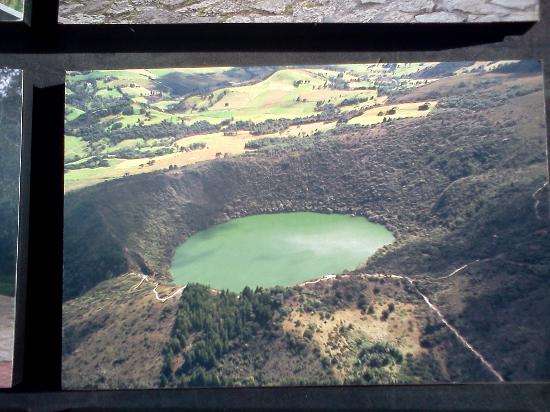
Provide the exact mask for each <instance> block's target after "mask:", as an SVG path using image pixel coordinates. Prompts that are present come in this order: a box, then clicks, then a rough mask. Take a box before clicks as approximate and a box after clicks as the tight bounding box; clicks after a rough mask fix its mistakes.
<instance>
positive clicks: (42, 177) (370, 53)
mask: <svg viewBox="0 0 550 412" xmlns="http://www.w3.org/2000/svg"><path fill="white" fill-rule="evenodd" d="M27 1H28V3H29V4H28V5H27V7H26V17H25V19H26V23H3V24H0V66H8V67H13V68H22V69H24V70H25V78H24V88H25V92H24V93H25V104H24V126H23V139H24V141H23V143H24V146H23V147H24V149H23V160H24V162H23V165H24V166H23V171H22V182H23V192H22V205H21V214H22V227H21V233H22V236H21V240H20V244H21V250H22V253H21V254H20V256H19V271H20V283H19V286H20V287H19V290H18V313H17V320H18V331H17V337H16V354H15V361H16V379H17V382H19V383H18V384H17V385H16V386H15V387H14V388H13V389H11V390H0V411H9V410H32V411H43V410H45V411H68V410H82V411H84V410H86V411H90V410H94V411H95V410H114V411H117V410H127V411H130V410H131V411H136V410H198V409H201V410H243V409H245V410H334V411H340V410H378V411H395V410H408V411H432V410H445V411H548V410H550V384H544V383H528V384H516V383H514V384H483V385H426V386H382V387H380V386H378V387H376V386H372V387H332V388H317V387H309V388H254V389H182V390H162V391H161V390H151V391H100V392H61V391H60V388H61V295H62V249H63V212H62V210H63V117H64V110H63V109H64V108H63V103H64V86H63V82H64V71H65V70H87V69H100V68H105V69H117V68H121V69H122V68H144V67H146V68H151V67H193V66H208V65H218V66H236V65H241V66H246V65H287V64H328V63H331V64H334V63H373V62H407V61H410V62H413V61H417V62H419V61H459V60H503V59H524V58H525V59H527V58H529V59H533V58H534V59H542V60H546V61H548V62H550V26H549V23H550V0H541V21H540V22H538V23H536V24H524V23H494V24H475V23H474V24H421V25H420V24H418V25H416V24H364V25H360V24H348V25H344V24H320V25H316V24H286V25H277V24H237V25H215V24H205V25H170V26H168V25H151V26H147V25H116V26H114V25H96V26H78V25H65V26H59V25H57V6H58V5H57V0H35V1H34V4H30V3H31V1H30V0H27ZM251 1H252V0H251ZM544 71H545V74H546V79H549V78H550V67H549V66H545V69H544ZM545 84H546V86H548V85H549V83H548V81H545ZM546 102H548V93H547V94H546ZM548 118H549V116H548V113H547V120H548ZM31 141H32V146H31ZM29 160H30V161H29ZM549 316H550V314H549ZM549 344H550V342H549Z"/></svg>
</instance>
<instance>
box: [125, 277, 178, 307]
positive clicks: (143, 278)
mask: <svg viewBox="0 0 550 412" xmlns="http://www.w3.org/2000/svg"><path fill="white" fill-rule="evenodd" d="M128 275H130V276H132V275H137V276H139V277H140V278H141V280H140V282H139V283H138V284H137V285H134V286H132V287H131V288H130V291H136V290H137V289H138V288H139V287H140V286H141V285H142V284H143V282H146V283H149V282H152V281H151V280H149V276H147V275H144V274H143V273H134V272H130V273H128ZM159 285H160V283H158V282H157V283H155V288H154V289H153V293H154V294H155V299H156V300H158V301H159V302H162V303H164V302H166V301H167V300H169V299H172V298H174V297H176V296H178V295H181V294H182V293H183V291H184V290H185V288H186V287H187V285H185V286H183V287H181V288H179V289H178V290H176V291H175V292H174V293H172V294H171V295H169V296H165V297H163V298H161V297H160V296H159V293H158V291H157V288H158V287H159Z"/></svg>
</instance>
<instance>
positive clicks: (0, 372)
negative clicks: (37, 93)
mask: <svg viewBox="0 0 550 412" xmlns="http://www.w3.org/2000/svg"><path fill="white" fill-rule="evenodd" d="M21 88H22V72H21V71H20V70H13V69H5V68H0V146H1V147H2V150H0V222H2V226H1V227H0V388H9V387H11V384H12V370H13V367H12V365H13V346H14V337H15V285H16V272H17V251H18V246H17V243H18V242H17V239H18V229H19V179H20V173H21V111H22V95H21Z"/></svg>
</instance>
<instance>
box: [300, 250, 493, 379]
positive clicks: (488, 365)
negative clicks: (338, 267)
mask: <svg viewBox="0 0 550 412" xmlns="http://www.w3.org/2000/svg"><path fill="white" fill-rule="evenodd" d="M478 261H479V260H474V261H473V262H470V263H468V264H466V265H464V266H461V267H459V268H458V269H456V270H454V271H452V272H451V273H450V274H449V275H446V276H444V277H442V278H439V279H437V280H441V279H448V278H450V277H451V276H455V275H457V274H458V273H461V272H462V271H463V270H464V269H466V268H467V267H468V266H469V265H471V264H472V263H475V262H478ZM351 276H353V275H342V276H339V277H338V278H340V279H342V278H344V279H345V278H349V277H351ZM359 276H360V277H362V278H375V279H394V280H406V281H407V282H408V283H409V284H410V285H411V286H412V287H413V288H414V290H415V292H416V293H417V294H418V295H419V296H420V297H421V298H422V299H423V300H424V302H425V303H426V304H427V305H428V307H429V308H430V309H431V310H432V311H433V312H434V313H435V314H436V315H437V317H438V318H439V319H440V320H441V322H442V323H443V324H444V325H445V326H446V327H447V328H448V329H449V330H450V331H451V332H452V333H453V334H454V335H455V336H456V337H457V339H458V340H459V342H460V343H461V344H462V345H463V346H464V347H465V348H466V349H468V350H469V351H470V352H471V353H472V354H473V355H474V356H475V357H476V358H478V359H479V361H480V362H481V363H482V364H483V366H484V367H485V368H486V369H487V370H488V371H489V372H491V374H493V375H494V376H495V378H496V379H497V380H498V381H499V382H504V378H503V377H502V375H501V374H500V373H499V372H497V370H496V369H495V367H494V366H493V365H492V364H491V363H490V362H489V361H488V360H487V359H485V357H484V356H483V355H482V354H481V353H480V352H479V351H478V350H476V349H475V348H474V347H473V345H472V344H471V343H469V342H468V340H467V339H466V338H465V337H464V336H462V335H461V334H460V332H459V331H458V330H457V329H456V328H455V327H454V326H453V325H451V323H450V322H449V321H448V320H447V319H446V318H445V316H443V314H442V313H441V311H440V310H439V308H438V307H437V306H435V305H434V304H433V303H432V302H431V301H430V299H428V297H427V296H426V295H424V294H423V293H422V292H421V291H420V290H419V289H418V287H417V286H416V284H415V283H414V280H413V279H411V278H410V277H408V276H402V275H387V274H383V273H362V274H360V275H359ZM335 278H336V276H333V275H330V276H325V277H323V278H320V279H317V280H315V281H309V282H304V283H302V284H300V286H304V285H310V284H315V283H320V282H326V281H329V280H332V279H335Z"/></svg>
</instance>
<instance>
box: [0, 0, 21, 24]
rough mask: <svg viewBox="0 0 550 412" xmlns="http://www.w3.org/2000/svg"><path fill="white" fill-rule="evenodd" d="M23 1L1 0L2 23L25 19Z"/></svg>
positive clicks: (0, 17)
mask: <svg viewBox="0 0 550 412" xmlns="http://www.w3.org/2000/svg"><path fill="white" fill-rule="evenodd" d="M23 6H24V2H23V0H0V21H18V20H22V19H23Z"/></svg>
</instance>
